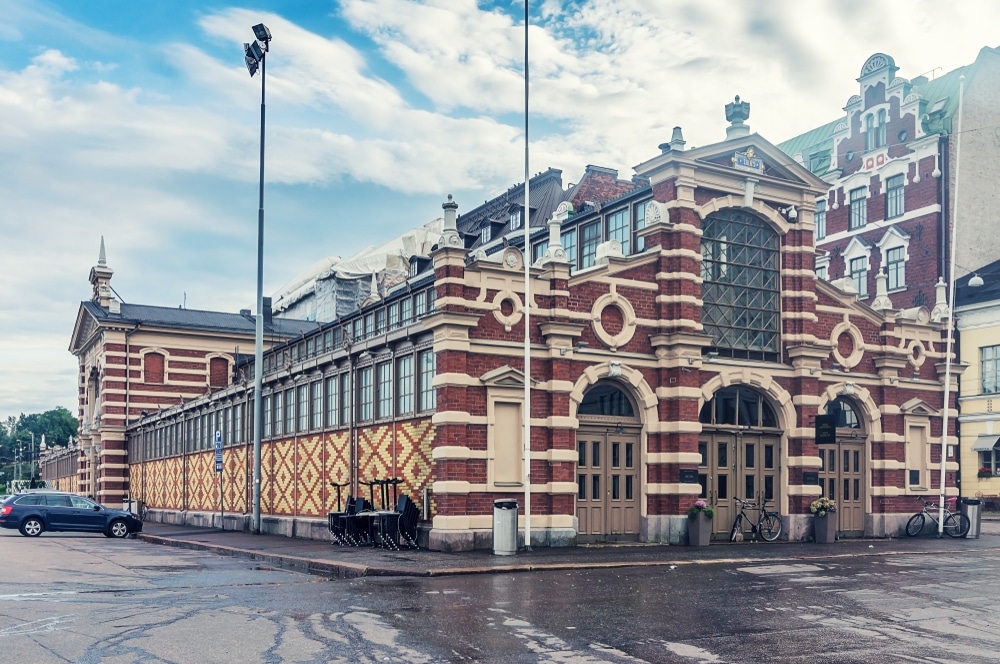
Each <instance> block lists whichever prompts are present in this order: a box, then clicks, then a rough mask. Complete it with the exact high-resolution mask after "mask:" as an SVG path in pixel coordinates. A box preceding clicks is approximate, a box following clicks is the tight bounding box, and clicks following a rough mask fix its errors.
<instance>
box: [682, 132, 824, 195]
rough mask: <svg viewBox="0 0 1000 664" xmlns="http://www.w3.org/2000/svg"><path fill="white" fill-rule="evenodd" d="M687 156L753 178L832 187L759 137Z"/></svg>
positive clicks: (756, 135)
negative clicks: (760, 177) (762, 177)
mask: <svg viewBox="0 0 1000 664" xmlns="http://www.w3.org/2000/svg"><path fill="white" fill-rule="evenodd" d="M686 155H687V156H688V157H690V158H693V159H696V160H697V161H700V162H705V163H710V164H714V165H717V166H724V167H727V168H731V169H733V170H734V171H737V172H739V173H741V174H744V173H745V174H746V175H747V176H749V177H758V176H764V177H771V178H775V179H778V180H785V181H787V182H790V183H793V184H796V185H799V186H803V187H813V188H817V189H820V190H822V191H826V190H828V189H829V187H830V185H829V184H828V183H827V182H825V181H824V180H822V179H821V178H819V177H817V176H816V175H814V174H813V173H812V172H811V171H810V170H809V169H808V168H806V167H804V166H802V165H801V164H799V163H798V162H796V161H795V160H794V159H792V158H790V157H789V156H788V154H786V153H785V152H783V151H782V150H781V149H779V148H778V147H777V146H776V145H774V144H773V143H771V142H770V141H768V140H767V139H765V138H763V137H761V136H760V135H759V134H750V135H749V136H746V137H744V138H743V139H742V140H729V141H725V142H723V143H716V144H714V145H707V146H705V147H702V148H696V149H693V150H689V151H688V152H687V153H686Z"/></svg>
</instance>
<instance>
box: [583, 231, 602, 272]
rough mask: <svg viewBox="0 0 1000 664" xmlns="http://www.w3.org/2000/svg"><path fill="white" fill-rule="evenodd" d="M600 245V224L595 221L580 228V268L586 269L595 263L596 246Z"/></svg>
mask: <svg viewBox="0 0 1000 664" xmlns="http://www.w3.org/2000/svg"><path fill="white" fill-rule="evenodd" d="M600 243H601V222H600V221H595V222H592V223H590V224H587V225H586V226H582V227H580V267H581V268H588V267H590V266H592V265H594V264H596V263H597V245H599V244H600Z"/></svg>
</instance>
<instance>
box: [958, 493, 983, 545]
mask: <svg viewBox="0 0 1000 664" xmlns="http://www.w3.org/2000/svg"><path fill="white" fill-rule="evenodd" d="M959 510H960V511H961V512H962V514H964V515H965V516H967V517H969V532H968V533H966V535H965V537H966V539H979V530H980V528H982V525H983V505H982V501H981V500H976V499H975V498H962V505H961V507H960V508H959Z"/></svg>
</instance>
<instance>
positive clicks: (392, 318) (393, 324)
mask: <svg viewBox="0 0 1000 664" xmlns="http://www.w3.org/2000/svg"><path fill="white" fill-rule="evenodd" d="M397 327H399V303H397V302H393V303H392V304H390V305H389V329H390V330H395V329H396V328H397Z"/></svg>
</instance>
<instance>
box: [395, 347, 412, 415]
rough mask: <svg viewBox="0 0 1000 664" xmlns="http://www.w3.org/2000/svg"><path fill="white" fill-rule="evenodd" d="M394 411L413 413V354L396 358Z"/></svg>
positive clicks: (402, 413)
mask: <svg viewBox="0 0 1000 664" xmlns="http://www.w3.org/2000/svg"><path fill="white" fill-rule="evenodd" d="M396 413H397V414H399V415H410V414H412V413H413V356H412V355H404V356H402V357H400V358H397V359H396Z"/></svg>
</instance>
